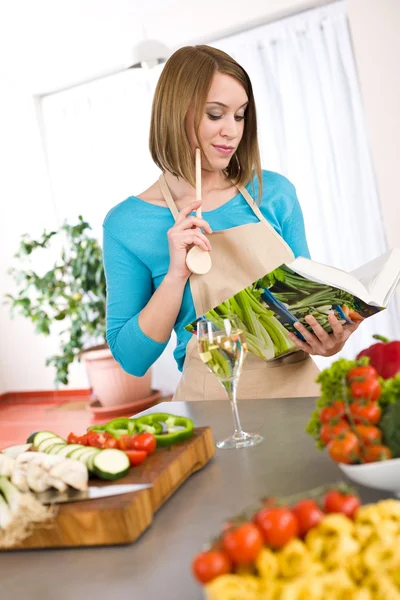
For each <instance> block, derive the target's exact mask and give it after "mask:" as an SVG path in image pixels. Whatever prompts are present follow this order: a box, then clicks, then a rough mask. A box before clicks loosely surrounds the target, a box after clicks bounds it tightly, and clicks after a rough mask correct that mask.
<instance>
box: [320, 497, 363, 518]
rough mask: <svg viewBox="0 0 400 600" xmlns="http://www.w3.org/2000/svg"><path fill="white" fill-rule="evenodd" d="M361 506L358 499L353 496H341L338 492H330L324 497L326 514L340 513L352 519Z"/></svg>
mask: <svg viewBox="0 0 400 600" xmlns="http://www.w3.org/2000/svg"><path fill="white" fill-rule="evenodd" d="M360 505H361V502H360V498H359V497H358V496H356V495H355V494H342V492H340V491H339V490H331V491H330V492H328V493H327V494H325V497H324V511H325V512H327V513H342V514H344V515H346V517H349V519H352V518H353V517H354V514H355V512H356V511H357V509H358V508H359V506H360Z"/></svg>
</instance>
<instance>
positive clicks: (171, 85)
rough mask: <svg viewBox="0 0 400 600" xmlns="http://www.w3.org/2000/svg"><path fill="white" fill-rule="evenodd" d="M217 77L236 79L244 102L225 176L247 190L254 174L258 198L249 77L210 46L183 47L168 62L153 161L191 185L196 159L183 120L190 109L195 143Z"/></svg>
mask: <svg viewBox="0 0 400 600" xmlns="http://www.w3.org/2000/svg"><path fill="white" fill-rule="evenodd" d="M215 73H224V74H225V75H230V76H231V77H233V78H234V79H236V80H237V81H238V82H239V83H240V84H241V85H242V86H243V88H244V90H245V92H246V94H247V97H248V105H247V109H246V113H245V126H244V131H243V137H242V139H241V141H240V144H239V146H238V149H237V151H236V153H235V155H234V156H233V157H232V159H231V161H230V163H229V165H228V167H227V168H226V170H225V173H226V175H227V176H228V177H229V179H231V180H232V181H233V182H234V183H235V185H237V186H246V185H247V184H248V183H249V182H250V181H251V180H253V178H254V175H257V177H258V183H259V194H258V196H259V199H261V195H262V178H261V161H260V151H259V147H258V140H257V118H256V106H255V101H254V96H253V89H252V86H251V82H250V78H249V76H248V75H247V73H246V71H245V70H244V69H243V68H242V67H241V66H240V65H239V64H238V63H237V62H236V61H235V60H234V59H233V58H232V57H231V56H229V54H226V53H225V52H222V51H221V50H217V49H216V48H212V47H211V46H185V47H184V48H180V49H179V50H177V51H176V52H175V53H174V54H173V55H172V56H171V57H170V58H169V59H168V61H167V62H166V64H165V66H164V69H163V71H162V73H161V76H160V78H159V80H158V83H157V87H156V90H155V94H154V99H153V106H152V114H151V125H150V140H149V142H150V153H151V156H152V158H153V160H154V162H155V164H156V165H157V166H158V167H159V168H160V169H161V170H162V171H169V172H170V173H172V174H173V175H175V176H176V177H182V178H183V179H184V180H185V181H187V182H188V183H190V184H191V185H193V186H195V167H194V155H193V151H192V149H191V147H190V144H189V139H188V136H187V133H186V117H187V114H188V111H189V109H190V108H191V107H193V109H194V128H195V132H196V136H197V139H199V135H198V131H199V126H200V121H201V119H202V116H203V113H204V107H205V105H206V102H207V96H208V92H209V90H210V87H211V83H212V79H213V76H214V74H215ZM199 145H200V142H199ZM201 150H202V154H203V156H204V151H203V149H202V148H201Z"/></svg>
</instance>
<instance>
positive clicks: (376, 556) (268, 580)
mask: <svg viewBox="0 0 400 600" xmlns="http://www.w3.org/2000/svg"><path fill="white" fill-rule="evenodd" d="M205 590H206V597H207V600H400V502H399V501H397V500H384V501H382V502H379V503H377V504H371V505H367V506H363V507H361V508H360V509H359V510H358V512H357V514H356V518H355V521H354V522H353V521H351V520H350V519H348V518H347V517H345V516H344V515H341V514H330V515H326V516H325V517H324V518H323V520H322V521H321V523H319V525H318V526H317V527H315V528H313V529H311V530H310V531H309V532H308V534H307V535H306V538H305V541H304V542H303V541H301V540H300V539H298V538H296V539H293V540H291V541H290V542H288V543H287V544H286V545H285V546H284V547H283V548H282V549H281V550H279V551H273V550H271V549H269V548H263V550H262V551H261V552H260V554H259V556H258V558H257V560H256V562H255V564H254V565H251V566H250V567H247V566H246V567H238V568H237V569H236V573H235V574H233V575H222V576H220V577H217V578H216V579H215V580H214V581H212V582H211V583H210V584H208V585H207V586H206V587H205Z"/></svg>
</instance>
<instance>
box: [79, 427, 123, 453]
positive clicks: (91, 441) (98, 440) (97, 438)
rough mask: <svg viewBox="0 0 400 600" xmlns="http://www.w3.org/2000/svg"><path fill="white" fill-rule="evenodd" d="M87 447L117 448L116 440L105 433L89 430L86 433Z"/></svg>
mask: <svg viewBox="0 0 400 600" xmlns="http://www.w3.org/2000/svg"><path fill="white" fill-rule="evenodd" d="M87 439H88V445H89V446H93V448H101V449H104V448H118V442H117V440H116V439H115V438H114V437H113V436H112V435H111V434H110V433H107V432H106V431H93V430H92V429H89V431H88V432H87Z"/></svg>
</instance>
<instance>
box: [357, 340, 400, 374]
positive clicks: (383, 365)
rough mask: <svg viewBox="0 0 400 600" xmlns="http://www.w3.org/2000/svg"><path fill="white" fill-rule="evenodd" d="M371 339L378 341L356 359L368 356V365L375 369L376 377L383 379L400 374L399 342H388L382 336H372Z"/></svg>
mask: <svg viewBox="0 0 400 600" xmlns="http://www.w3.org/2000/svg"><path fill="white" fill-rule="evenodd" d="M372 337H373V338H374V339H375V340H380V341H379V342H378V343H377V344H373V345H372V346H370V347H369V348H366V349H365V350H362V351H361V352H360V353H359V354H358V355H357V358H361V357H362V356H369V359H370V360H369V364H370V365H372V366H373V367H375V369H376V370H377V371H378V375H380V376H381V377H383V379H389V378H390V377H394V376H395V375H396V374H397V373H399V372H400V341H393V342H390V341H389V340H388V339H387V338H385V337H383V336H382V335H374V336H372Z"/></svg>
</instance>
